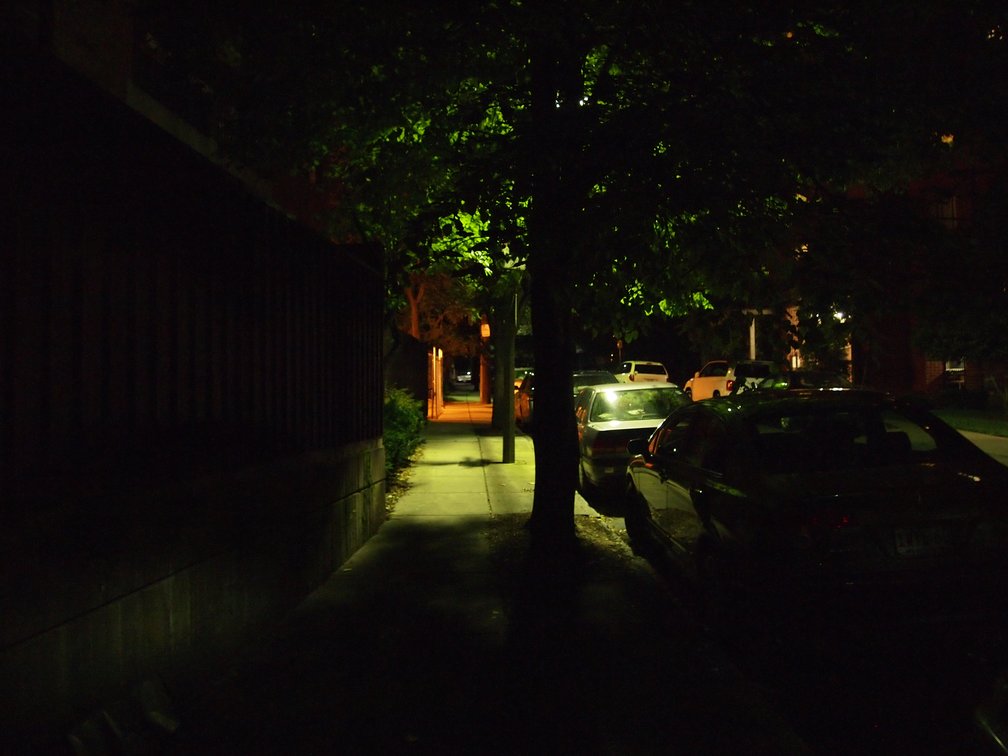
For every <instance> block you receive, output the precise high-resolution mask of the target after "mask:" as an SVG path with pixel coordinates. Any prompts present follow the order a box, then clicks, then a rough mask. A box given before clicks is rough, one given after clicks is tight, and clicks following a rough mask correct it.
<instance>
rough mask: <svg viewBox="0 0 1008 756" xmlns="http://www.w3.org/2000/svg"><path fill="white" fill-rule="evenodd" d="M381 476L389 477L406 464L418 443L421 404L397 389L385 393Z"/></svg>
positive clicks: (422, 418) (421, 422) (421, 421)
mask: <svg viewBox="0 0 1008 756" xmlns="http://www.w3.org/2000/svg"><path fill="white" fill-rule="evenodd" d="M384 423H385V430H384V443H385V474H386V475H393V474H394V473H396V472H397V471H399V470H401V469H402V468H404V467H406V465H408V464H409V461H410V457H411V456H412V455H413V452H415V451H416V450H417V447H418V446H420V442H421V440H422V439H421V435H420V434H421V431H422V430H423V426H424V406H423V402H421V401H419V400H417V399H414V398H413V396H412V395H411V394H409V392H407V391H404V390H403V389H401V388H395V387H393V388H388V389H386V390H385V408H384Z"/></svg>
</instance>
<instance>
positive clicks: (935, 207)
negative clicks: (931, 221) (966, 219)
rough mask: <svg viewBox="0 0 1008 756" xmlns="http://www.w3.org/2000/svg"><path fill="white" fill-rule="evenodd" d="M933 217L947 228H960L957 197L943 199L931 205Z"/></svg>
mask: <svg viewBox="0 0 1008 756" xmlns="http://www.w3.org/2000/svg"><path fill="white" fill-rule="evenodd" d="M931 215H933V216H934V217H935V218H936V219H937V220H938V222H939V223H941V224H942V225H943V226H945V228H948V229H953V228H957V227H958V226H959V202H958V201H957V198H956V197H955V195H953V196H951V197H942V198H940V199H938V200H937V201H936V202H933V203H932V204H931Z"/></svg>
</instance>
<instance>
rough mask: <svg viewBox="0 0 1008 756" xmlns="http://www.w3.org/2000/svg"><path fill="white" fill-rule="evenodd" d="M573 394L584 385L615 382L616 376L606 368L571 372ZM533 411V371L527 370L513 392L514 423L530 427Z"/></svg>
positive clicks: (521, 426) (575, 394)
mask: <svg viewBox="0 0 1008 756" xmlns="http://www.w3.org/2000/svg"><path fill="white" fill-rule="evenodd" d="M571 382H572V384H573V387H574V396H577V393H578V391H580V390H581V389H582V388H583V387H585V386H594V385H596V384H599V383H616V376H614V375H613V374H612V373H610V372H609V371H608V370H576V371H574V373H572V374H571ZM534 411H535V371H534V370H529V371H528V372H527V373H525V377H524V378H523V379H522V382H521V386H519V387H518V392H517V393H516V394H515V424H516V425H518V426H519V427H520V428H525V429H528V428H531V427H532V420H533V415H534Z"/></svg>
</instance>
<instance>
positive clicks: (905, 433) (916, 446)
mask: <svg viewBox="0 0 1008 756" xmlns="http://www.w3.org/2000/svg"><path fill="white" fill-rule="evenodd" d="M752 431H753V435H754V437H755V441H756V453H757V457H758V463H759V465H760V467H761V468H762V469H763V470H766V471H767V472H770V473H778V474H787V473H805V472H819V471H828V470H845V469H853V468H858V467H884V466H888V465H900V464H908V463H912V462H914V461H917V460H920V459H922V458H926V457H927V456H928V455H929V453H930V452H933V451H934V450H935V449H936V448H937V443H936V441H935V439H934V437H933V436H932V435H931V434H930V433H928V431H927V430H926V429H925V428H924V427H923V426H921V425H919V424H917V423H915V422H914V421H913V420H911V419H910V418H908V417H905V416H903V415H900V414H899V413H897V412H895V411H892V410H888V409H886V410H879V409H877V408H842V409H837V408H830V409H824V408H809V409H803V410H796V411H789V412H785V413H780V414H767V415H762V416H760V417H757V418H755V420H754V422H753V423H752Z"/></svg>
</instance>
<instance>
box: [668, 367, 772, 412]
mask: <svg viewBox="0 0 1008 756" xmlns="http://www.w3.org/2000/svg"><path fill="white" fill-rule="evenodd" d="M777 372H779V368H778V367H777V363H775V362H771V361H769V360H739V361H738V362H735V363H731V362H729V361H728V360H711V361H710V362H708V363H707V364H706V365H704V366H703V367H702V368H700V370H698V371H697V372H696V373H694V375H693V377H692V378H690V379H689V380H688V381H686V383H685V384H683V391H685V392H686V395H687V396H689V397H690V398H691V399H692V400H693V401H695V402H698V401H701V400H703V399H710V398H711V397H715V396H726V395H728V394H730V393H732V391H733V390H737V387H740V386H745V387H747V388H748V387H752V386H755V385H756V384H757V383H759V381H761V380H763V379H764V378H768V377H770V376H771V375H774V374H776V373H777Z"/></svg>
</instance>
